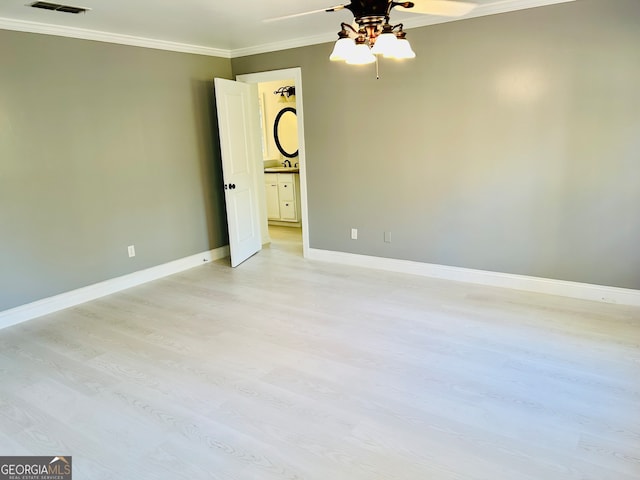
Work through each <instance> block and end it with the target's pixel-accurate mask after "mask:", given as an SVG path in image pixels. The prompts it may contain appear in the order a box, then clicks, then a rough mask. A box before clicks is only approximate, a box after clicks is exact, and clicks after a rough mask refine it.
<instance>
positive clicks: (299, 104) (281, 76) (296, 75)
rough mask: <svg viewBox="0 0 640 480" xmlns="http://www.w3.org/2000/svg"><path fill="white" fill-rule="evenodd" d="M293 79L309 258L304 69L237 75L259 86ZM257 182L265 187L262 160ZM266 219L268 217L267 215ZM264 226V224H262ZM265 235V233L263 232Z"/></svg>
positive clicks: (262, 202) (304, 250) (302, 212)
mask: <svg viewBox="0 0 640 480" xmlns="http://www.w3.org/2000/svg"><path fill="white" fill-rule="evenodd" d="M290 79H293V81H294V84H295V85H294V86H295V88H296V114H297V121H298V163H299V164H300V173H299V175H300V203H301V204H302V205H301V206H300V217H301V220H302V255H303V257H307V256H308V253H309V217H308V214H307V212H308V204H307V158H306V149H305V144H304V138H305V136H304V108H303V101H302V69H301V68H300V67H295V68H286V69H283V70H271V71H268V72H257V73H247V74H244V75H236V81H238V82H243V83H249V84H256V85H257V84H258V83H264V82H273V81H276V80H290ZM256 180H257V182H256V183H257V184H258V185H264V168H263V164H262V159H260V168H256ZM258 196H259V197H260V198H259V202H260V210H261V211H266V198H264V195H258ZM265 218H266V215H265ZM261 224H262V223H261ZM263 233H264V232H263Z"/></svg>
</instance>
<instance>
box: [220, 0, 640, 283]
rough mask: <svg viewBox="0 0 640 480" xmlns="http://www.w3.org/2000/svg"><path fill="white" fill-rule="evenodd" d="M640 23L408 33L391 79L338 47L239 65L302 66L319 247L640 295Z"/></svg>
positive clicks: (584, 11) (526, 15) (489, 20)
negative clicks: (387, 238)
mask: <svg viewBox="0 0 640 480" xmlns="http://www.w3.org/2000/svg"><path fill="white" fill-rule="evenodd" d="M639 25H640V2H638V1H637V0H616V1H615V2H611V1H608V0H581V1H578V2H573V3H567V4H562V5H555V6H549V7H541V8H535V9H530V10H525V11H520V12H513V13H508V14H503V15H496V16H490V17H482V18H476V19H469V20H464V21H459V22H453V23H447V24H441V25H436V26H429V27H424V28H420V29H414V30H411V31H410V32H409V35H408V38H409V40H410V41H411V42H412V45H413V47H414V50H415V51H416V53H417V58H416V59H415V60H413V61H408V62H404V63H393V62H388V61H382V62H381V65H380V70H381V78H380V80H376V79H375V73H374V68H373V67H364V68H357V67H349V66H346V65H342V64H340V65H337V64H333V63H330V62H329V61H328V58H327V57H328V55H329V53H330V51H331V48H332V45H330V44H325V45H319V46H312V47H306V48H299V49H293V50H288V51H282V52H274V53H270V54H263V55H255V56H249V57H244V58H238V59H234V60H232V66H233V73H234V74H241V73H249V72H256V71H263V70H273V69H280V68H288V67H292V66H300V67H302V75H303V87H304V110H305V132H306V147H307V172H308V195H309V225H310V244H311V247H314V248H320V249H328V250H337V251H343V252H353V253H361V254H366V255H374V256H381V257H389V258H398V259H409V260H416V261H420V262H429V263H435V264H443V265H452V266H459V267H468V268H474V269H482V270H490V271H499V272H507V273H515V274H524V275H533V276H538V277H546V278H554V279H561V280H572V281H578V282H587V283H593V284H602V285H610V286H618V287H627V288H635V289H640V249H639V248H638V245H639V244H640V215H639V214H638V206H639V205H640V158H639V157H640V88H638V86H639V85H640V55H639V46H640V28H638V26H639ZM337 28H338V23H336V29H337ZM351 227H356V228H358V229H359V239H358V240H357V241H353V240H350V239H349V231H350V228H351ZM384 231H391V234H392V243H389V244H387V243H384V241H383V239H384V236H383V232H384Z"/></svg>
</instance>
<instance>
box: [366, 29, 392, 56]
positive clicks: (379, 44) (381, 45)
mask: <svg viewBox="0 0 640 480" xmlns="http://www.w3.org/2000/svg"><path fill="white" fill-rule="evenodd" d="M397 43H398V39H397V38H396V36H395V34H393V33H383V34H382V35H380V36H379V37H378V38H376V43H375V44H374V45H373V48H372V49H371V53H373V54H374V55H384V56H385V57H395V51H396V49H397V48H398V47H397Z"/></svg>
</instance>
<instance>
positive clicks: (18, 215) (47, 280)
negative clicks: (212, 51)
mask: <svg viewBox="0 0 640 480" xmlns="http://www.w3.org/2000/svg"><path fill="white" fill-rule="evenodd" d="M0 59H2V61H1V63H2V66H1V67H0V311H2V310H5V309H8V308H11V307H14V306H17V305H20V304H24V303H28V302H31V301H34V300H37V299H41V298H44V297H48V296H51V295H54V294H57V293H61V292H65V291H69V290H72V289H75V288H78V287H82V286H86V285H89V284H92V283H95V282H99V281H102V280H105V279H109V278H113V277H116V276H119V275H123V274H126V273H129V272H133V271H137V270H141V269H144V268H147V267H150V266H154V265H158V264H161V263H165V262H168V261H171V260H174V259H177V258H182V257H185V256H188V255H192V254H195V253H198V252H202V251H205V250H209V249H212V248H216V247H219V246H221V245H224V244H226V243H228V242H227V237H226V223H225V220H224V198H223V196H222V193H221V189H220V188H219V184H221V183H222V182H221V172H220V160H219V146H218V144H217V140H216V139H217V135H216V134H215V133H213V132H217V126H216V125H215V110H214V108H213V99H212V89H213V83H212V78H213V77H214V76H219V77H225V78H231V62H230V61H229V60H228V59H220V58H211V57H205V56H198V55H189V54H181V53H173V52H165V51H159V50H150V49H143V48H137V47H128V46H121V45H111V44H106V43H98V42H91V41H84V40H76V39H68V38H60V37H53V36H47V35H36V34H27V33H18V32H10V31H1V30H0ZM131 244H135V246H136V252H137V256H136V257H135V258H133V259H129V258H128V256H127V246H128V245H131Z"/></svg>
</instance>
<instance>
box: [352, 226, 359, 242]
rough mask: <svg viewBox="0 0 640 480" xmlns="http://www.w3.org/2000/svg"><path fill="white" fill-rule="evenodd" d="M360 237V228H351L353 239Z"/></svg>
mask: <svg viewBox="0 0 640 480" xmlns="http://www.w3.org/2000/svg"><path fill="white" fill-rule="evenodd" d="M357 239H358V229H357V228H352V229H351V240H357Z"/></svg>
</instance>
